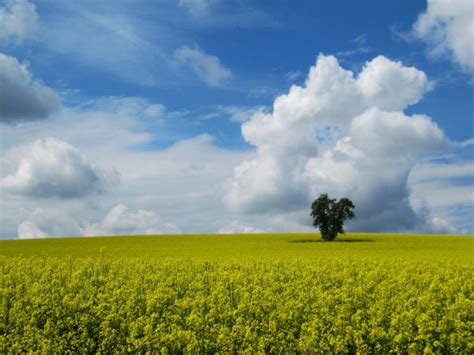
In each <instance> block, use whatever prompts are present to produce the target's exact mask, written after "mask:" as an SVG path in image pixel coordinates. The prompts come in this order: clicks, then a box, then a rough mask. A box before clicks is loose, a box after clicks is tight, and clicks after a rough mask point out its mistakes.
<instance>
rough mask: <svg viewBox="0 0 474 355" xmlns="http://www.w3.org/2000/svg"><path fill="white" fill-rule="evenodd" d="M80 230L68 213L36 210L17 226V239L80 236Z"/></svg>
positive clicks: (52, 209)
mask: <svg viewBox="0 0 474 355" xmlns="http://www.w3.org/2000/svg"><path fill="white" fill-rule="evenodd" d="M81 235H82V229H81V227H80V226H79V224H78V223H77V222H76V220H74V219H73V218H72V217H71V216H70V215H69V214H68V213H65V212H63V211H61V210H60V209H55V208H36V209H35V210H34V211H33V212H32V213H31V214H30V215H29V217H28V219H27V220H26V221H24V222H22V223H20V224H19V226H18V238H19V239H35V238H47V237H67V236H70V237H72V236H81Z"/></svg>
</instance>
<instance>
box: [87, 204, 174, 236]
mask: <svg viewBox="0 0 474 355" xmlns="http://www.w3.org/2000/svg"><path fill="white" fill-rule="evenodd" d="M180 232H181V231H180V230H179V228H178V227H176V226H175V225H173V224H170V223H165V222H163V221H162V220H161V219H160V218H159V217H158V215H156V214H155V213H154V212H152V211H147V210H138V211H132V210H130V209H129V208H128V207H127V206H125V205H123V204H119V205H117V206H115V207H114V208H112V210H111V211H110V212H109V213H108V214H107V215H106V216H105V217H104V219H103V220H102V221H101V222H99V223H93V224H88V225H86V226H85V228H84V230H83V234H84V235H85V236H99V235H133V234H170V233H180Z"/></svg>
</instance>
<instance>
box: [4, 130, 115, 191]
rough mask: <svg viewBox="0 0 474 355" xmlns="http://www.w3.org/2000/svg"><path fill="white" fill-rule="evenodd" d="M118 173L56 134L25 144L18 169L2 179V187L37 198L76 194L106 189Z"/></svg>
mask: <svg viewBox="0 0 474 355" xmlns="http://www.w3.org/2000/svg"><path fill="white" fill-rule="evenodd" d="M117 181H118V173H116V172H112V173H106V172H103V171H102V170H100V169H99V168H97V167H95V166H93V165H92V164H90V163H89V162H87V160H86V159H85V157H84V156H83V155H82V154H81V153H80V152H79V151H78V150H77V149H76V148H74V147H73V146H72V145H70V144H68V143H66V142H63V141H61V140H58V139H54V138H46V139H38V140H36V141H35V142H33V143H32V144H30V145H28V146H27V147H25V148H23V152H21V158H20V160H19V163H18V167H17V169H16V171H15V172H14V173H12V174H10V175H7V176H5V177H4V178H2V179H1V180H0V187H1V188H2V190H4V191H7V192H10V193H14V194H20V195H25V196H29V197H34V198H50V197H56V198H77V197H82V196H86V195H89V194H96V193H102V192H105V191H106V190H107V189H108V187H109V186H110V185H111V184H115V183H116V182H117Z"/></svg>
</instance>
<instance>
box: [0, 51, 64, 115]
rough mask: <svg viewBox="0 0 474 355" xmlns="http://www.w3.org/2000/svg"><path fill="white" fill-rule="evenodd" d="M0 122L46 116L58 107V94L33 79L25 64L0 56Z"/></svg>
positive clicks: (0, 54)
mask: <svg viewBox="0 0 474 355" xmlns="http://www.w3.org/2000/svg"><path fill="white" fill-rule="evenodd" d="M0 92H1V93H2V94H1V95H0V121H3V122H12V121H15V120H21V119H37V118H44V117H47V116H49V115H50V114H51V113H52V112H53V111H54V110H55V109H57V108H58V107H59V105H60V100H59V97H58V95H57V94H56V93H55V92H54V91H53V90H51V89H50V88H48V87H47V86H45V85H43V84H41V83H40V82H39V81H37V80H33V78H32V76H31V74H30V72H29V71H28V67H27V65H26V64H20V63H19V62H18V60H17V59H16V58H13V57H9V56H7V55H4V54H2V53H0Z"/></svg>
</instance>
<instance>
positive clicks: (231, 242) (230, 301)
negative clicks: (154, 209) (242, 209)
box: [0, 234, 474, 354]
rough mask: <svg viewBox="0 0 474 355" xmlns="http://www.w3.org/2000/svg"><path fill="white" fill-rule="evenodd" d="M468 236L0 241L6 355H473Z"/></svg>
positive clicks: (1, 338) (0, 316)
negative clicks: (28, 354) (33, 354)
mask: <svg viewBox="0 0 474 355" xmlns="http://www.w3.org/2000/svg"><path fill="white" fill-rule="evenodd" d="M473 246H474V239H473V238H472V237H469V236H432V235H408V234H407V235H402V234H347V235H345V236H343V237H342V238H341V237H338V239H336V241H334V242H323V241H321V239H320V236H319V235H317V234H255V235H166V236H129V237H101V238H64V239H44V240H15V241H13V240H12V241H1V242H0V268H1V274H0V296H1V305H0V353H11V354H16V353H21V352H40V353H65V352H75V353H92V352H94V353H95V352H102V353H111V352H114V353H115V352H119V353H124V352H132V353H145V352H151V353H164V354H174V353H235V352H238V353H248V354H255V353H304V354H306V353H336V352H338V353H390V352H394V353H423V352H425V353H431V352H434V353H455V354H472V353H473V352H474V339H473V331H474V301H473V291H474V287H473V286H474V285H473V276H474V275H473V274H474V273H473V262H472V261H473V260H472V255H473Z"/></svg>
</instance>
